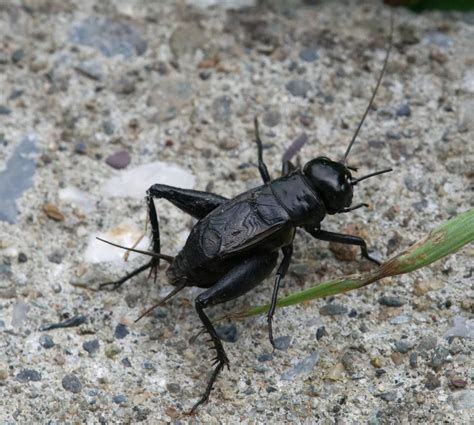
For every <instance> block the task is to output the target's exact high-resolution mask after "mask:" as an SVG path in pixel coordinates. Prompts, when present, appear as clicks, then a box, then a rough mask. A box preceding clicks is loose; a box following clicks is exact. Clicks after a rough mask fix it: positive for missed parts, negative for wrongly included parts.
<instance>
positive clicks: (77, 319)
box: [40, 314, 87, 332]
mask: <svg viewBox="0 0 474 425" xmlns="http://www.w3.org/2000/svg"><path fill="white" fill-rule="evenodd" d="M86 320H87V318H86V316H83V315H82V314H76V315H75V316H73V317H71V318H70V319H66V320H64V321H62V322H59V323H50V324H47V325H43V326H41V327H40V331H43V332H44V331H50V330H52V329H60V328H72V327H75V326H80V325H82V324H83V323H85V322H86Z"/></svg>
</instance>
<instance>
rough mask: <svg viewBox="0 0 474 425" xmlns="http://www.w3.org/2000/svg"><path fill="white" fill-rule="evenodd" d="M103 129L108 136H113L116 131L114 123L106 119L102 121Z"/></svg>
mask: <svg viewBox="0 0 474 425" xmlns="http://www.w3.org/2000/svg"><path fill="white" fill-rule="evenodd" d="M102 130H104V133H105V134H107V135H108V136H111V135H112V134H114V132H115V126H114V123H113V122H112V121H110V120H104V121H103V122H102Z"/></svg>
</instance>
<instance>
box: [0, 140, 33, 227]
mask: <svg viewBox="0 0 474 425" xmlns="http://www.w3.org/2000/svg"><path fill="white" fill-rule="evenodd" d="M36 150H37V149H36V136H34V135H29V136H27V137H25V138H24V139H23V140H22V141H21V142H20V144H19V145H18V146H17V147H16V148H15V150H14V151H13V154H12V156H11V157H10V159H8V161H7V163H6V168H5V169H3V170H2V171H0V199H1V200H2V202H0V221H6V222H7V223H10V224H14V223H16V221H17V216H18V207H17V205H16V200H17V199H19V198H20V197H21V196H22V194H23V192H24V191H25V190H27V189H29V188H30V187H31V185H32V183H33V176H34V174H35V168H36V164H35V159H34V156H33V155H34V154H35V153H36ZM11 182H15V184H11Z"/></svg>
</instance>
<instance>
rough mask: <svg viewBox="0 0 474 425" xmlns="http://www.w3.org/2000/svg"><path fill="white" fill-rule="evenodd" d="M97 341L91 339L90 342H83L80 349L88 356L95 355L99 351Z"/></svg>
mask: <svg viewBox="0 0 474 425" xmlns="http://www.w3.org/2000/svg"><path fill="white" fill-rule="evenodd" d="M99 347H100V345H99V340H98V339H93V340H91V341H85V342H84V343H83V344H82V348H83V349H84V350H86V351H87V352H88V353H89V354H90V355H92V354H94V353H96V352H97V351H99Z"/></svg>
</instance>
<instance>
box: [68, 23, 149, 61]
mask: <svg viewBox="0 0 474 425" xmlns="http://www.w3.org/2000/svg"><path fill="white" fill-rule="evenodd" d="M69 38H70V40H71V41H72V42H73V43H77V44H82V45H85V46H90V47H94V48H96V49H98V50H100V51H101V52H102V54H103V55H104V56H107V57H112V56H116V55H122V56H123V57H125V58H127V59H130V58H131V57H133V56H135V55H143V54H144V53H145V51H146V49H147V43H146V41H145V40H144V39H143V38H142V37H141V35H140V34H139V33H138V32H137V31H136V30H135V29H134V28H132V27H130V26H129V25H127V24H126V23H125V22H121V21H118V20H115V19H112V18H108V17H107V18H102V17H99V16H91V17H89V18H87V19H85V20H84V21H82V22H81V23H80V24H76V25H75V26H74V27H73V28H72V30H71V32H70V34H69Z"/></svg>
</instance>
